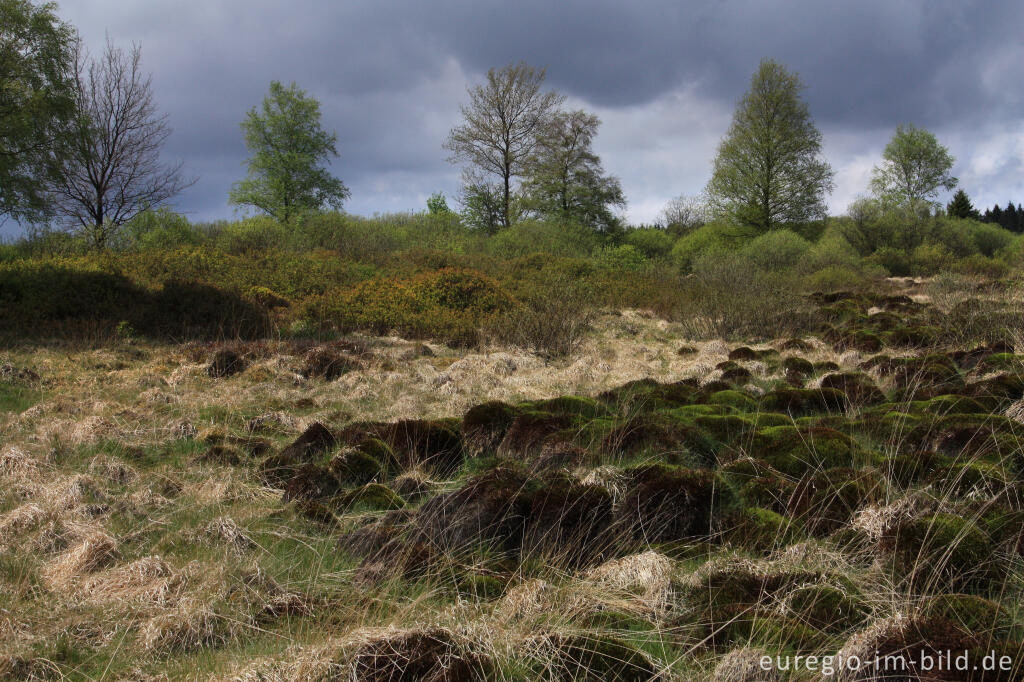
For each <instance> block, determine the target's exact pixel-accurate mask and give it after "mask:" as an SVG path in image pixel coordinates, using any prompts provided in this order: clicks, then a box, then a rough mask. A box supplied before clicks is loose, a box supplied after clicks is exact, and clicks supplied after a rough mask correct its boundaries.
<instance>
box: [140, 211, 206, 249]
mask: <svg viewBox="0 0 1024 682" xmlns="http://www.w3.org/2000/svg"><path fill="white" fill-rule="evenodd" d="M124 240H125V242H126V245H127V246H128V247H129V248H136V249H172V248H177V247H180V246H197V245H199V244H201V243H202V242H203V235H202V234H201V233H200V232H199V231H198V230H196V229H195V228H194V227H192V224H191V223H189V221H188V218H186V217H185V216H183V215H181V214H180V213H175V212H174V211H172V210H170V209H169V208H167V207H160V208H158V209H156V210H147V211H143V212H142V213H139V214H138V215H136V216H135V217H134V218H132V219H131V220H130V221H129V222H128V223H127V224H126V225H125V226H124Z"/></svg>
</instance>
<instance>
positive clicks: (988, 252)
mask: <svg viewBox="0 0 1024 682" xmlns="http://www.w3.org/2000/svg"><path fill="white" fill-rule="evenodd" d="M962 222H965V223H969V224H970V233H971V237H972V238H973V240H974V246H975V248H976V249H977V250H978V252H979V253H980V254H981V255H983V256H986V257H988V258H992V257H993V256H995V255H996V254H997V253H999V252H1000V251H1003V250H1005V249H1006V248H1007V247H1009V246H1010V244H1012V243H1013V241H1014V236H1015V235H1014V234H1013V233H1012V232H1010V231H1009V230H1004V229H1003V228H1001V227H999V226H998V225H993V224H991V223H978V222H975V221H973V220H972V221H962Z"/></svg>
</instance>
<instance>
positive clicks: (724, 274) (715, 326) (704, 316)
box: [682, 252, 809, 340]
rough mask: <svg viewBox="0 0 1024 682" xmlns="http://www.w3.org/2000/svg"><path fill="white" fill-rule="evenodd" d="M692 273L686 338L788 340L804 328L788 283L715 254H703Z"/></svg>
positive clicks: (801, 303) (800, 303)
mask: <svg viewBox="0 0 1024 682" xmlns="http://www.w3.org/2000/svg"><path fill="white" fill-rule="evenodd" d="M693 270H694V278H693V280H692V282H691V283H690V287H692V290H691V291H690V292H689V294H690V301H691V303H690V306H691V307H690V309H689V310H688V312H689V313H690V316H689V317H688V318H687V319H684V320H682V322H683V326H684V329H685V331H686V333H687V335H688V336H690V337H692V338H713V337H724V338H746V337H750V338H749V339H748V340H750V339H758V338H775V337H777V336H785V335H790V336H792V335H795V334H798V333H801V332H802V331H804V329H805V328H806V325H807V323H808V322H809V317H808V312H809V310H808V305H807V303H806V301H805V300H804V299H803V297H802V296H801V295H800V292H799V289H798V287H797V282H796V281H795V280H794V279H793V278H792V277H787V276H785V275H783V274H781V273H773V272H765V271H763V270H761V269H760V268H757V267H753V266H752V265H751V263H750V261H748V260H747V259H746V258H743V257H741V256H738V255H730V254H726V253H721V252H711V253H705V254H704V255H703V256H701V257H700V258H699V259H698V260H697V261H696V262H695V263H694V266H693Z"/></svg>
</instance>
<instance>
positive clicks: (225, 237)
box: [211, 216, 291, 255]
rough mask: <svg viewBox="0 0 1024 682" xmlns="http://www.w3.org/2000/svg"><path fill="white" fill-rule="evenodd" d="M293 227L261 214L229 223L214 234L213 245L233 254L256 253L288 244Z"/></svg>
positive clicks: (280, 247)
mask: <svg viewBox="0 0 1024 682" xmlns="http://www.w3.org/2000/svg"><path fill="white" fill-rule="evenodd" d="M290 230H291V228H289V227H288V226H286V225H282V224H281V223H279V222H278V221H276V220H274V219H273V218H270V217H267V216H259V217H256V218H246V219H245V220H240V221H238V222H234V223H227V224H225V225H223V226H222V227H221V228H220V229H218V230H217V231H216V232H215V233H214V234H213V235H211V237H212V240H213V245H214V246H215V247H216V248H218V249H219V250H221V251H223V252H225V253H229V254H232V255H244V254H256V253H259V252H264V251H270V250H279V249H283V248H285V247H286V246H287V244H288V241H289V239H290V235H291V232H290Z"/></svg>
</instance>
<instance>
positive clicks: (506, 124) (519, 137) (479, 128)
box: [444, 62, 565, 227]
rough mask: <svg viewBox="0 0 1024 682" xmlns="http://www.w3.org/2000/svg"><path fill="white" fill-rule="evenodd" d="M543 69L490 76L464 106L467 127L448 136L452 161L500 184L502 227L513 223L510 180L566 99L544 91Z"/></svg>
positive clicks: (516, 67)
mask: <svg viewBox="0 0 1024 682" xmlns="http://www.w3.org/2000/svg"><path fill="white" fill-rule="evenodd" d="M543 83H544V69H539V70H538V69H534V68H533V67H532V66H528V65H527V64H526V63H525V62H520V63H518V64H510V65H508V66H506V67H504V68H502V69H501V70H500V71H498V70H495V69H491V70H490V71H488V72H487V83H486V84H484V85H478V86H476V87H474V88H470V90H469V104H468V105H463V106H462V107H460V110H461V111H462V117H463V118H464V119H465V123H463V124H462V125H460V126H457V127H456V128H453V129H452V131H451V132H450V133H449V134H448V139H447V140H446V141H445V143H444V148H445V149H447V150H448V151H450V152H451V153H452V156H451V158H450V159H449V160H450V161H452V162H459V161H466V162H469V163H471V164H473V165H474V166H475V167H476V168H477V169H479V170H480V171H483V172H484V173H486V174H491V175H497V176H498V177H499V178H500V182H501V200H502V201H501V216H500V217H501V226H502V227H508V226H509V225H510V224H511V223H512V213H513V209H512V179H513V178H515V177H518V176H520V175H522V174H523V172H524V168H525V166H526V164H527V160H528V159H529V157H530V155H531V153H532V152H533V150H534V148H535V147H536V146H537V144H538V135H539V134H540V132H541V131H542V130H543V128H544V126H545V124H546V123H547V121H548V119H549V116H550V114H551V113H552V111H553V110H554V109H555V108H556V107H557V106H558V105H559V104H561V103H562V101H563V100H564V99H565V98H564V97H563V96H562V95H559V94H557V93H554V92H541V86H542V85H543Z"/></svg>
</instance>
